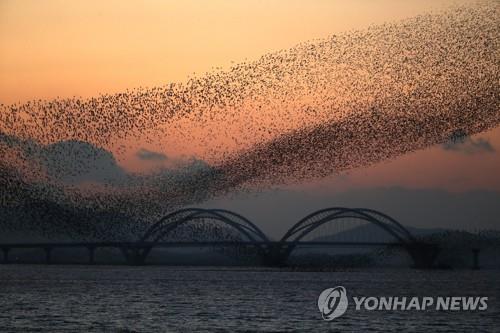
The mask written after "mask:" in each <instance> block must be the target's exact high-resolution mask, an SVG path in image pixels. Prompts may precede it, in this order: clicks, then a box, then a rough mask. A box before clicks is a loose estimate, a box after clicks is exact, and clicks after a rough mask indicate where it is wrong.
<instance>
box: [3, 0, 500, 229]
mask: <svg viewBox="0 0 500 333" xmlns="http://www.w3.org/2000/svg"><path fill="white" fill-rule="evenodd" d="M466 2H467V1H456V0H455V1H448V0H447V1H431V0H409V1H396V0H372V1H369V0H354V1H340V0H338V1H327V0H310V1H292V0H289V1H285V0H272V1H247V0H241V1H230V0H214V1H210V2H208V1H195V0H186V1H143V2H136V1H124V0H122V1H97V0H96V1H92V0H88V1H71V2H68V1H62V0H61V1H57V0H44V1H35V0H31V1H30V0H22V1H13V0H3V1H1V2H0V103H3V104H12V103H23V102H26V101H29V100H34V99H53V98H57V97H61V98H65V97H71V96H81V97H92V96H97V95H99V94H105V93H116V92H121V91H124V90H126V89H133V88H137V87H154V86H161V85H165V84H168V83H171V82H186V81H187V80H188V79H189V78H190V77H193V76H199V75H203V74H204V73H206V72H210V71H213V70H215V69H222V70H224V69H228V68H230V66H232V65H233V64H235V63H240V62H242V61H246V60H254V59H258V58H259V57H260V56H261V55H263V54H266V53H269V52H273V51H278V50H281V49H287V48H290V47H293V46H294V45H296V44H298V43H301V42H304V41H309V40H314V39H318V38H325V37H328V36H331V35H333V34H339V33H343V32H346V31H350V30H357V29H364V28H366V27H368V26H370V25H376V24H383V23H385V22H394V21H398V20H401V19H404V18H408V17H413V16H415V15H419V14H422V13H428V12H436V11H439V10H442V9H443V8H447V7H449V6H457V5H460V4H462V3H466ZM182 140H183V138H182V137H175V135H174V137H170V138H169V139H168V144H167V143H166V142H156V143H146V142H140V144H138V146H137V147H136V150H134V151H131V152H129V153H128V154H125V156H124V157H121V158H120V159H119V163H120V165H121V166H122V167H123V168H124V169H125V170H128V171H141V170H145V169H148V168H157V167H161V166H164V165H166V164H168V163H169V162H170V161H171V158H170V157H172V156H174V157H178V156H184V155H192V154H196V149H190V148H189V147H187V146H189V144H190V143H186V142H182ZM499 150H500V128H496V129H493V130H490V131H488V132H485V133H481V134H478V135H476V136H473V137H471V138H466V139H465V140H464V141H463V142H459V143H455V144H448V145H439V146H435V147H431V148H428V149H426V150H422V151H417V152H413V153H410V154H407V155H404V156H401V157H399V158H396V159H394V160H390V161H386V162H383V163H379V164H377V165H374V166H371V167H367V168H362V169H356V170H353V171H350V172H348V173H344V174H340V175H334V176H331V177H327V178H322V179H319V180H316V181H311V182H306V183H301V184H298V185H297V184H296V185H293V186H285V187H280V188H279V189H278V191H281V192H279V193H295V194H297V193H299V194H300V195H303V196H304V197H308V196H310V195H315V196H320V197H321V198H332V199H331V201H336V200H337V201H339V202H341V201H342V200H341V199H339V196H342V195H344V196H346V195H347V196H349V195H348V194H349V193H351V194H352V193H357V196H358V197H359V198H364V197H365V196H367V195H368V196H372V197H374V198H375V197H381V199H380V200H385V199H383V198H382V197H383V196H384V195H385V196H386V197H390V196H391V195H393V193H394V189H404V191H406V192H405V193H407V192H408V191H410V192H411V191H414V192H415V193H422V192H421V191H430V192H432V193H440V194H441V195H443V196H448V194H449V196H450V198H451V199H449V198H448V197H447V198H448V199H442V200H451V201H453V200H454V199H453V198H455V199H456V197H454V196H456V195H460V194H464V193H494V195H496V194H495V193H497V192H499V191H500V172H498V170H500V154H499ZM155 154H156V155H155ZM376 189H379V190H378V192H377V190H376ZM380 189H382V190H380ZM384 189H386V190H384ZM269 193H273V192H272V191H271V192H269ZM269 193H266V194H265V195H264V194H263V197H265V196H266V195H269ZM346 193H347V194H346ZM295 194H294V195H295ZM297 195H298V194H297ZM300 195H299V197H300ZM412 195H413V194H412ZM412 195H409V197H411V196H412ZM295 197H296V196H295ZM295 197H294V198H295ZM438 197H439V196H438ZM349 198H351V199H350V200H347V201H345V200H344V202H346V203H348V204H351V205H355V203H356V200H355V198H356V195H354V196H352V195H351V196H350V197H349ZM234 200H236V199H234ZM242 200H243V202H246V203H247V206H244V205H243V206H241V205H242V203H241V202H242ZM297 200H298V199H297ZM437 200H441V199H437ZM457 200H458V199H457ZM299 201H300V200H299ZM360 201H362V200H361V199H360ZM237 202H238V205H239V206H238V207H240V206H241V209H243V210H247V211H249V212H251V211H252V210H255V209H253V208H255V207H257V208H258V207H262V202H261V201H259V200H255V197H252V198H249V199H248V200H246V199H244V198H243V199H242V198H238V199H237ZM303 202H306V201H303ZM318 202H324V200H323V199H321V200H319V199H318ZM421 202H423V201H422V200H421ZM458 202H460V203H458ZM465 202H467V201H465ZM370 203H371V204H372V205H375V206H376V205H381V206H383V208H384V209H386V210H389V211H391V210H392V211H394V212H396V214H399V216H400V217H401V218H403V219H404V218H406V216H402V215H403V214H401V213H397V212H398V208H397V207H395V205H396V204H397V203H395V204H394V205H393V206H391V205H387V204H381V203H380V201H377V200H371V201H369V202H367V204H370ZM213 204H220V205H226V206H227V205H229V206H231V205H232V204H235V201H233V199H231V198H222V199H220V200H219V201H216V202H214V203H213ZM325 204H326V203H325ZM464 204H465V203H464V201H463V200H461V199H460V200H458V201H456V205H457V206H458V205H462V206H463V205H464ZM259 205H260V206H259ZM303 205H304V209H303V211H304V212H307V211H308V210H311V209H312V208H313V206H315V205H314V204H305V203H304V204H303ZM332 205H335V203H334V202H332ZM450 205H451V206H453V204H450ZM251 207H253V208H252V209H250V208H251ZM318 208H319V207H318ZM374 208H376V207H374ZM281 209H282V210H287V208H286V204H283V205H282V208H281ZM450 209H451V208H450ZM443 214H444V213H443ZM283 216H284V215H283ZM256 218H260V217H257V216H256ZM283 218H285V217H283ZM290 218H291V217H290ZM412 223H414V224H415V223H416V224H418V221H412ZM436 223H437V222H436ZM484 223H485V224H487V225H491V223H492V222H491V221H490V220H488V221H487V222H484Z"/></svg>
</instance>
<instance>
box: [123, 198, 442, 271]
mask: <svg viewBox="0 0 500 333" xmlns="http://www.w3.org/2000/svg"><path fill="white" fill-rule="evenodd" d="M361 231H364V233H365V235H364V237H363V235H360V232H361ZM180 246H188V247H189V246H198V247H199V246H211V247H220V248H222V247H234V248H242V247H245V248H253V249H254V250H256V253H257V254H258V255H259V256H260V257H261V259H262V261H263V262H264V263H265V264H268V265H284V264H285V263H286V261H287V260H288V258H289V257H290V255H291V254H292V252H293V251H294V250H296V249H298V248H304V247H307V248H316V249H319V248H329V247H386V246H391V247H394V246H396V247H402V248H403V249H405V250H406V251H407V252H408V254H409V255H410V256H411V258H412V260H413V262H414V265H415V266H416V267H430V266H431V265H432V263H433V261H434V259H435V257H436V255H437V248H436V247H435V246H433V245H432V244H424V243H421V242H419V241H418V240H417V239H416V238H415V237H414V236H413V235H412V234H411V232H410V231H409V230H408V229H407V228H405V227H404V226H403V225H402V224H401V223H399V222H398V221H396V220H395V219H393V218H392V217H390V216H388V215H386V214H384V213H381V212H379V211H376V210H372V209H366V208H346V207H332V208H326V209H321V210H318V211H316V212H314V213H311V214H309V215H307V216H305V217H304V218H302V219H301V220H299V221H298V222H297V223H295V224H294V225H293V226H292V227H291V228H290V229H289V230H288V231H287V232H286V233H285V234H284V235H283V237H282V238H281V239H280V240H279V241H272V240H270V239H269V238H268V237H267V236H266V235H265V234H264V232H263V231H262V230H260V229H259V228H258V227H257V225H255V224H254V223H252V222H251V221H250V220H248V219H247V218H245V217H243V216H242V215H240V214H237V213H234V212H231V211H228V210H224V209H202V208H186V209H181V210H178V211H175V212H173V213H170V214H168V215H166V216H164V217H163V218H161V219H160V220H159V221H158V222H156V223H154V224H153V225H151V226H150V227H149V228H148V229H147V230H146V232H145V233H144V235H143V236H142V237H141V238H140V239H138V241H137V242H136V243H134V244H133V246H130V247H126V248H123V249H122V251H123V253H124V255H125V256H126V258H127V260H128V261H129V262H132V263H135V264H142V263H144V262H145V261H146V258H147V256H148V255H149V253H150V252H151V250H152V249H153V248H155V247H180Z"/></svg>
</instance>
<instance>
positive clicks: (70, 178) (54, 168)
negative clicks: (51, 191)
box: [41, 140, 126, 184]
mask: <svg viewBox="0 0 500 333" xmlns="http://www.w3.org/2000/svg"><path fill="white" fill-rule="evenodd" d="M42 152H43V157H42V159H41V160H42V163H43V165H44V166H45V167H46V168H47V171H48V173H49V174H50V175H51V176H52V177H54V178H58V179H60V180H62V181H64V182H66V183H81V182H85V181H91V182H98V183H110V184H118V183H121V182H123V181H124V180H125V179H126V173H125V171H124V170H123V169H122V168H121V167H120V166H119V165H118V164H117V162H116V160H115V158H114V156H113V154H112V153H111V152H109V151H107V150H105V149H103V148H99V147H96V146H94V145H92V144H90V143H88V142H84V141H77V140H69V141H60V142H57V143H54V144H52V145H48V146H44V147H43V148H42Z"/></svg>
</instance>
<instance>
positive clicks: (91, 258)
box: [87, 246, 95, 265]
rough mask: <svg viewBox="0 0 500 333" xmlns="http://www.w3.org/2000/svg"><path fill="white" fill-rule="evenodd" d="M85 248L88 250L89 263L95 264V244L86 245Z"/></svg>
mask: <svg viewBox="0 0 500 333" xmlns="http://www.w3.org/2000/svg"><path fill="white" fill-rule="evenodd" d="M87 250H88V251H89V265H94V264H95V246H88V247H87Z"/></svg>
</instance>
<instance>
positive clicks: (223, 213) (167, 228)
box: [139, 208, 268, 242]
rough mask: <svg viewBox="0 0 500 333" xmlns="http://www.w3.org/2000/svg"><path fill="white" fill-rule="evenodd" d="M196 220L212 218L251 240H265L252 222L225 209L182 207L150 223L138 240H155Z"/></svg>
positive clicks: (264, 236)
mask: <svg viewBox="0 0 500 333" xmlns="http://www.w3.org/2000/svg"><path fill="white" fill-rule="evenodd" d="M198 220H201V221H202V220H214V221H218V222H220V223H221V225H224V226H227V227H229V228H232V229H234V230H236V231H237V232H239V233H240V234H241V235H243V236H245V237H246V238H247V239H248V240H250V241H253V242H267V241H268V239H267V236H266V235H265V234H264V233H263V232H262V230H260V229H259V228H258V227H257V226H256V225H255V224H254V223H252V222H251V221H250V220H248V219H247V218H245V217H243V216H242V215H240V214H237V213H235V212H232V211H229V210H225V209H204V208H184V209H180V210H177V211H175V212H172V213H170V214H167V215H165V216H164V217H162V218H161V219H160V220H158V221H157V222H156V223H154V224H153V225H151V226H150V227H149V228H148V229H147V230H146V232H145V233H144V235H143V236H142V237H141V238H140V239H139V242H157V241H159V240H160V239H161V238H162V237H163V236H165V235H166V234H168V233H169V232H171V231H173V230H175V229H177V228H179V227H181V226H182V225H185V224H187V223H190V222H192V221H198Z"/></svg>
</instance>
